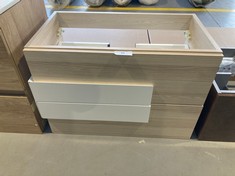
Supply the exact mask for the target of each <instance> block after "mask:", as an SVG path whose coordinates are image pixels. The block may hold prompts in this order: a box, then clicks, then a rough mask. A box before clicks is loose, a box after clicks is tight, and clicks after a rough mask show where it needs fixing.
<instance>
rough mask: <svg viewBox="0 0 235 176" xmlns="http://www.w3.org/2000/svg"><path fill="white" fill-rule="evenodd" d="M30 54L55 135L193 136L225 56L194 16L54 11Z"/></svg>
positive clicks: (28, 47) (36, 90) (34, 84)
mask: <svg viewBox="0 0 235 176" xmlns="http://www.w3.org/2000/svg"><path fill="white" fill-rule="evenodd" d="M45 36H47V37H46V38H45ZM24 53H25V56H26V60H27V63H28V65H29V68H30V71H31V73H32V80H33V82H32V84H31V83H30V84H31V89H32V92H33V94H34V96H35V99H36V101H37V100H38V101H37V104H38V107H39V110H40V109H41V110H43V111H44V110H45V111H44V112H45V117H47V118H50V124H51V125H52V126H53V127H52V130H53V132H60V130H57V129H60V128H61V129H62V130H61V132H71V133H73V132H74V133H77V132H78V133H80V134H86V132H87V133H88V134H90V133H93V134H103V135H105V132H106V134H107V135H108V134H110V135H111V134H114V133H115V134H118V135H122V134H123V135H130V136H138V135H139V136H154V137H178V138H190V136H191V132H192V130H193V129H194V125H195V123H196V121H197V119H198V117H199V114H200V111H201V107H202V105H203V103H204V101H205V98H206V96H207V94H208V91H209V89H210V86H211V84H212V81H213V79H214V77H215V73H216V72H217V70H218V66H219V64H220V62H221V59H222V56H223V55H222V52H221V50H220V48H219V47H218V46H217V44H216V43H215V42H214V40H213V39H212V37H211V36H210V34H209V33H208V32H207V30H206V29H205V28H204V27H203V25H202V24H201V22H200V21H199V20H198V18H197V16H196V15H193V14H160V13H113V12H112V13H111V12H109V13H103V12H85V13H84V12H56V13H54V14H53V15H52V16H51V17H50V19H49V20H48V21H47V22H46V23H45V24H44V25H43V27H42V28H41V29H40V30H39V31H38V32H37V34H36V35H35V36H34V37H33V38H32V39H31V40H30V42H29V43H28V44H27V45H26V47H25V49H24ZM83 86H84V87H83ZM82 87H83V88H82ZM120 88H121V89H120ZM140 89H141V91H140V92H139V90H140ZM150 89H152V90H151V91H150ZM53 91H54V92H53ZM76 91H78V92H79V93H77V94H76V95H74V92H76ZM73 95H74V96H73ZM81 95H82V96H81ZM49 106H50V107H51V108H49ZM137 106H139V107H137ZM160 107H163V109H164V110H161V108H160ZM168 107H169V109H168ZM83 108H84V109H85V110H86V109H91V111H89V113H88V111H86V113H84V117H85V118H82V119H81V117H82V116H83V113H82V112H83ZM110 108H113V110H112V111H113V112H114V113H113V114H111V113H110ZM135 108H136V109H135ZM148 108H151V110H150V114H151V115H150V120H149V121H148V120H146V119H148V118H146V117H147V116H148ZM158 108H159V111H160V112H157V111H156V110H155V109H158ZM132 109H134V110H132ZM172 109H174V110H175V111H176V112H177V113H178V116H177V118H179V119H177V118H176V119H175V120H174V122H173V121H171V118H174V117H175V116H174V115H173V114H171V112H170V111H171V110H172ZM178 110H182V111H178ZM184 110H186V111H187V113H185V112H184ZM168 111H169V112H168ZM175 111H174V112H175ZM49 112H50V113H49ZM72 112H74V113H73V115H71V113H72ZM100 112H102V113H100ZM119 112H122V113H119ZM142 112H144V114H142ZM47 113H48V114H47ZM90 113H91V114H90ZM49 114H50V117H49ZM74 114H75V115H74ZM95 114H96V115H95ZM185 114H186V115H187V118H189V119H190V120H189V121H190V123H184V125H182V122H183V121H181V120H180V116H181V115H182V116H184V115H185ZM85 115H86V116H85ZM98 116H99V119H96V117H98ZM134 116H135V117H136V119H134V120H133V118H132V117H134ZM101 117H102V118H101ZM86 118H87V120H89V121H87V122H86V120H85V119H86ZM112 118H113V119H114V120H111V119H112ZM158 118H160V119H162V121H161V120H159V121H158V120H157V119H158ZM61 119H62V120H61ZM65 119H69V120H65ZM71 119H76V120H71ZM137 119H141V120H137ZM151 119H152V120H151ZM167 119H168V120H167ZM84 120H85V121H84ZM99 120H102V122H99ZM155 120H156V121H158V122H159V123H158V122H156V123H155V122H154V121H155ZM165 120H166V121H167V122H166V121H165ZM112 121H113V122H112ZM114 121H116V122H114ZM117 121H122V122H117ZM124 122H125V123H124ZM127 122H128V130H127V131H128V132H127V133H122V130H123V129H124V128H125V126H126V123H127ZM136 122H145V123H142V124H138V125H137V123H136ZM146 122H148V123H146ZM168 122H169V123H168ZM175 122H177V123H176V124H173V123H175ZM178 122H179V123H178ZM116 123H117V124H116ZM58 124H60V125H58ZM103 124H105V125H103ZM116 125H117V126H118V127H117V128H116V127H115V129H114V130H113V132H112V130H111V131H110V132H109V130H110V129H112V127H114V126H116ZM174 125H175V126H174ZM171 126H174V128H177V130H174V128H171ZM93 127H94V130H93ZM99 127H100V128H104V129H106V130H103V132H102V133H100V132H99V130H100V128H99ZM74 128H76V129H74ZM77 128H78V129H77ZM65 129H66V130H65ZM67 129H68V130H67ZM69 129H71V131H70V130H69ZM129 129H130V130H129ZM185 129H187V130H185ZM133 130H134V131H136V132H134V131H133ZM145 130H146V133H145ZM101 131H102V130H101Z"/></svg>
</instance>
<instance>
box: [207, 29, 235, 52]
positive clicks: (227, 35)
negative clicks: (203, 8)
mask: <svg viewBox="0 0 235 176" xmlns="http://www.w3.org/2000/svg"><path fill="white" fill-rule="evenodd" d="M207 30H208V32H209V33H210V34H211V35H212V37H213V38H214V40H215V41H216V43H217V44H218V45H219V46H220V47H221V48H227V47H228V48H234V47H235V28H216V27H213V28H212V27H211V28H207Z"/></svg>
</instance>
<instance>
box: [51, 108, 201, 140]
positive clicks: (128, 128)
mask: <svg viewBox="0 0 235 176" xmlns="http://www.w3.org/2000/svg"><path fill="white" fill-rule="evenodd" d="M201 109H202V107H200V106H172V105H152V110H151V115H150V121H149V123H148V124H141V123H116V122H115V123H113V122H96V121H90V122H88V121H69V120H49V123H50V126H51V128H52V131H53V132H54V133H72V134H91V135H115V136H116V135H117V136H139V137H140V136H142V137H167V138H183V139H189V138H190V137H191V134H192V131H193V129H194V126H195V124H196V122H197V119H198V117H199V115H200V112H201Z"/></svg>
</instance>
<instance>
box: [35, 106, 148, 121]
mask: <svg viewBox="0 0 235 176" xmlns="http://www.w3.org/2000/svg"><path fill="white" fill-rule="evenodd" d="M37 106H38V109H39V111H40V114H41V116H42V118H45V119H61V120H62V119H63V120H92V121H113V122H137V123H148V121H149V115H150V108H151V106H125V105H105V104H82V103H54V102H37Z"/></svg>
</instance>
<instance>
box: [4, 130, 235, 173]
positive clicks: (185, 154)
mask: <svg viewBox="0 0 235 176" xmlns="http://www.w3.org/2000/svg"><path fill="white" fill-rule="evenodd" d="M0 175H1V176H80V175H81V176H234V175H235V143H217V142H202V141H197V140H173V139H150V138H128V137H100V136H79V135H62V134H60V135H59V134H43V135H30V134H4V133H0Z"/></svg>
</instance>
